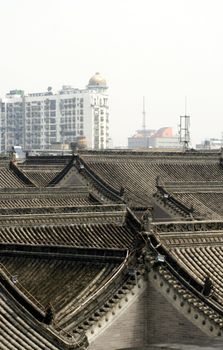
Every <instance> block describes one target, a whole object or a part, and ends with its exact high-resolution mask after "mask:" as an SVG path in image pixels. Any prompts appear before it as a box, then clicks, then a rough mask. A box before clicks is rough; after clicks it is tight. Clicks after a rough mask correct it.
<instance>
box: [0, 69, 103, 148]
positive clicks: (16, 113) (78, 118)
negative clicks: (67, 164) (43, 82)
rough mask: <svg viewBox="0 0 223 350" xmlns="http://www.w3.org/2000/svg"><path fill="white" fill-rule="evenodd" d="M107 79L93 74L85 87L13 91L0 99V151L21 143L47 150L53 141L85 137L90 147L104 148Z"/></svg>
mask: <svg viewBox="0 0 223 350" xmlns="http://www.w3.org/2000/svg"><path fill="white" fill-rule="evenodd" d="M107 88H108V87H107V84H106V80H105V79H104V78H103V77H102V76H101V75H100V74H99V73H96V74H95V75H94V76H93V77H92V78H91V79H90V80H89V83H88V85H87V87H86V89H83V90H80V89H75V88H72V87H71V86H63V87H62V89H61V90H60V91H59V92H57V93H53V92H52V88H50V87H49V88H48V90H47V91H46V92H40V93H30V94H28V95H25V94H24V92H23V91H21V90H12V91H10V93H9V94H7V95H6V98H5V99H3V100H0V128H1V152H4V151H9V150H11V148H12V146H14V145H16V146H17V145H20V146H22V147H23V148H24V149H25V150H46V149H49V148H50V146H51V145H52V144H54V143H57V142H60V143H62V144H63V143H70V142H75V141H76V139H77V138H79V137H85V138H86V143H87V147H88V148H89V149H104V148H107V147H108V142H109V111H108V94H107Z"/></svg>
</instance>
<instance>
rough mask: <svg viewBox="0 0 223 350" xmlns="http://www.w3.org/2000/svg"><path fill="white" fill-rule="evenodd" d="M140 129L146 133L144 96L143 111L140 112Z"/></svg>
mask: <svg viewBox="0 0 223 350" xmlns="http://www.w3.org/2000/svg"><path fill="white" fill-rule="evenodd" d="M142 129H143V132H144V134H145V131H146V109H145V96H143V111H142Z"/></svg>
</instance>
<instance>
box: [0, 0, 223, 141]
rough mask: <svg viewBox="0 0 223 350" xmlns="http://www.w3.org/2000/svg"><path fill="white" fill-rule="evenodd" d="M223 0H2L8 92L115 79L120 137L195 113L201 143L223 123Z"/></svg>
mask: <svg viewBox="0 0 223 350" xmlns="http://www.w3.org/2000/svg"><path fill="white" fill-rule="evenodd" d="M222 16H223V1H222V0H137V1H136V0H38V1H37V0H0V31H1V55H0V63H1V64H0V96H2V97H3V96H4V95H5V93H6V92H8V91H9V90H11V89H14V88H18V89H24V90H25V91H26V92H33V91H43V90H45V89H46V88H47V87H48V86H52V87H53V88H54V90H57V89H59V88H60V87H61V85H63V84H64V85H65V84H70V85H73V86H74V87H79V88H83V87H85V86H86V85H87V83H88V80H89V78H90V77H91V76H92V75H93V74H94V73H95V72H97V71H98V72H100V73H101V74H102V75H103V76H104V77H105V78H106V79H107V83H108V85H109V95H110V131H111V136H112V138H113V140H114V143H115V144H116V145H125V144H126V143H127V137H128V136H130V135H131V134H133V133H134V131H135V130H136V129H138V128H141V126H142V99H143V96H145V98H146V111H147V127H149V128H159V127H162V126H172V127H174V128H175V130H177V125H178V124H179V116H180V115H182V114H184V112H185V107H184V101H185V96H187V100H188V108H187V112H188V114H190V116H191V135H192V140H193V141H200V140H201V139H202V138H205V137H208V136H209V137H220V136H221V132H222V131H223V126H222V116H223V20H222Z"/></svg>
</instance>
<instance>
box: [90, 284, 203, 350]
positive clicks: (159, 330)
mask: <svg viewBox="0 0 223 350" xmlns="http://www.w3.org/2000/svg"><path fill="white" fill-rule="evenodd" d="M209 342H210V338H209V337H208V336H207V335H205V334H204V333H202V332H201V330H199V329H198V328H197V327H195V326H194V325H193V324H192V323H190V321H188V320H187V319H186V318H185V317H184V316H183V315H181V314H180V313H179V312H178V311H177V310H176V309H175V308H174V307H173V306H172V305H171V304H170V303H169V302H168V301H167V300H166V299H165V298H164V297H163V296H162V295H161V294H160V293H159V292H157V291H156V290H155V289H154V288H153V287H152V286H151V285H149V284H148V285H147V288H146V290H145V291H144V292H143V293H142V294H141V295H140V296H139V297H138V298H137V299H136V300H135V301H134V303H133V304H132V305H130V306H129V307H128V308H127V309H126V310H125V311H124V312H123V313H122V314H121V315H120V317H119V318H118V319H116V320H115V321H114V322H113V324H111V325H110V327H108V328H107V329H106V330H105V331H104V332H103V333H101V334H100V335H99V336H98V337H97V338H96V339H95V340H94V341H93V342H92V343H91V344H90V346H89V350H105V349H106V350H113V349H114V350H115V349H124V348H134V347H137V348H141V347H144V346H148V345H149V344H158V343H159V344H160V343H161V344H163V343H178V344H194V345H195V344H196V345H205V344H207V343H209Z"/></svg>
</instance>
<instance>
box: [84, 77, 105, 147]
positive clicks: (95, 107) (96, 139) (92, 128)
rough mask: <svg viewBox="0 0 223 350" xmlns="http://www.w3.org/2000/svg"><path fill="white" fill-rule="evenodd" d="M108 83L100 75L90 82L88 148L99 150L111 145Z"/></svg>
mask: <svg viewBox="0 0 223 350" xmlns="http://www.w3.org/2000/svg"><path fill="white" fill-rule="evenodd" d="M107 89H108V86H107V83H106V80H105V78H104V77H102V76H101V74H100V73H98V72H97V73H95V74H94V75H93V76H92V77H91V78H90V80H89V82H88V85H87V92H88V95H89V107H90V108H89V109H90V111H91V112H90V114H91V116H90V118H89V121H88V123H86V125H88V128H86V133H85V135H86V138H87V141H88V147H90V148H92V149H95V150H99V149H105V148H107V147H108V143H109V107H108V93H107Z"/></svg>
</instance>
